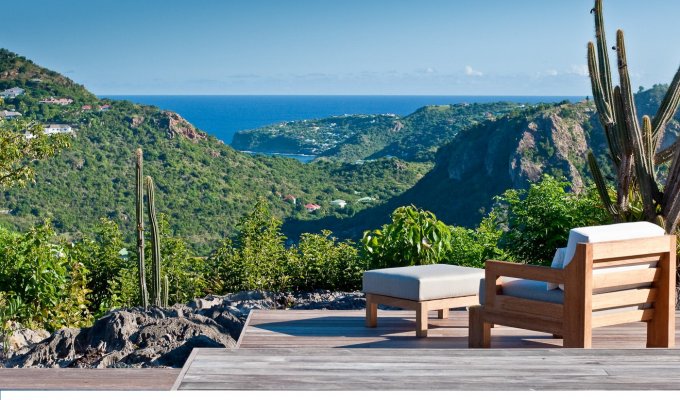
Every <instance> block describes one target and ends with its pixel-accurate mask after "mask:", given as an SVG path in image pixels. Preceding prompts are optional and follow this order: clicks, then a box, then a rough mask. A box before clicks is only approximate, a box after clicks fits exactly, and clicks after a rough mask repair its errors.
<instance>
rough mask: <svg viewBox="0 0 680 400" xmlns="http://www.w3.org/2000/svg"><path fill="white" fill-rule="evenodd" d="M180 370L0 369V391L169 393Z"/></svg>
mask: <svg viewBox="0 0 680 400" xmlns="http://www.w3.org/2000/svg"><path fill="white" fill-rule="evenodd" d="M179 373H180V370H179V368H142V369H139V368H102V369H82V368H0V390H170V388H172V385H173V383H174V382H175V380H176V379H177V376H178V375H179Z"/></svg>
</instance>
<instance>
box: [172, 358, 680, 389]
mask: <svg viewBox="0 0 680 400" xmlns="http://www.w3.org/2000/svg"><path fill="white" fill-rule="evenodd" d="M185 368H186V369H187V371H186V374H185V375H184V378H183V380H182V382H181V383H180V384H179V385H178V389H180V390H191V389H220V390H232V389H234V390H245V389H257V390H281V389H285V390H356V389H361V390H606V389H616V390H623V389H635V390H644V389H654V390H668V389H670V390H678V389H680V350H678V349H670V350H669V349H639V350H608V349H594V350H578V349H562V348H560V349H499V350H494V349H399V350H393V349H359V348H351V349H338V348H326V349H319V348H307V349H302V348H293V349H284V348H277V349H229V350H228V349H198V351H197V354H196V357H195V359H194V361H193V363H192V364H191V365H190V366H188V368H187V366H185Z"/></svg>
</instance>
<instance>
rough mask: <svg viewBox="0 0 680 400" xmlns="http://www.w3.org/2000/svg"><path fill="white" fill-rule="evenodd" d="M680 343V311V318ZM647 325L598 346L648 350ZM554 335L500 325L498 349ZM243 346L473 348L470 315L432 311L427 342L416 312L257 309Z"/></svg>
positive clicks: (599, 338) (612, 331)
mask: <svg viewBox="0 0 680 400" xmlns="http://www.w3.org/2000/svg"><path fill="white" fill-rule="evenodd" d="M676 325H677V326H676V336H677V341H678V343H680V313H679V314H678V317H677V318H676ZM646 335H647V331H646V325H645V324H644V323H633V324H627V325H618V326H609V327H603V328H597V329H595V330H594V331H593V348H607V349H626V348H627V349H630V348H645V340H646ZM561 346H562V339H555V338H553V337H552V335H550V334H546V333H541V332H534V331H526V330H523V329H516V328H509V327H504V326H498V327H496V328H494V329H492V330H491V347H492V348H550V347H561ZM239 347H240V348H256V349H264V348H309V347H316V348H329V347H344V348H352V347H359V348H435V349H442V348H452V349H467V347H468V314H467V312H466V311H452V312H451V314H450V317H449V318H448V319H444V320H440V319H436V312H431V313H430V320H429V329H428V337H427V338H416V337H415V312H414V311H383V310H380V311H378V327H377V328H366V327H365V326H364V310H354V311H325V310H309V311H307V310H305V311H292V310H285V311H282V310H257V311H253V313H252V314H251V317H250V319H249V321H248V323H247V324H246V326H245V327H244V328H243V333H242V334H241V338H240V340H239Z"/></svg>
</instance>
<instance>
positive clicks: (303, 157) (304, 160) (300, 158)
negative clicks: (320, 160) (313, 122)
mask: <svg viewBox="0 0 680 400" xmlns="http://www.w3.org/2000/svg"><path fill="white" fill-rule="evenodd" d="M241 153H245V154H253V155H256V154H262V155H265V156H272V157H276V156H278V157H288V158H294V159H296V160H298V161H300V162H301V163H308V162H310V161H312V160H314V159H315V158H316V157H317V156H315V155H313V154H293V153H276V152H267V151H248V150H241Z"/></svg>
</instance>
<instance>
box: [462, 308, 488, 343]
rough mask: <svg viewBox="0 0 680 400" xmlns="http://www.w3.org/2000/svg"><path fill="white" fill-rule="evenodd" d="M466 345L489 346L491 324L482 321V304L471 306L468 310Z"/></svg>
mask: <svg viewBox="0 0 680 400" xmlns="http://www.w3.org/2000/svg"><path fill="white" fill-rule="evenodd" d="M468 316H469V326H468V347H470V348H480V347H481V348H489V347H491V324H489V323H487V322H484V316H483V308H482V306H472V307H470V308H469V310H468Z"/></svg>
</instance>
